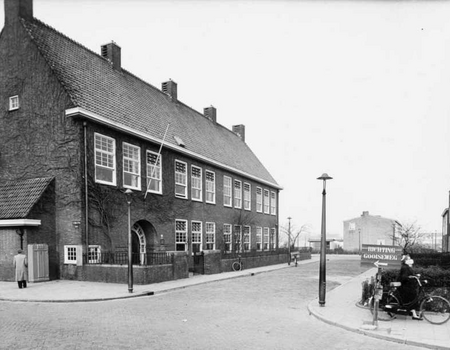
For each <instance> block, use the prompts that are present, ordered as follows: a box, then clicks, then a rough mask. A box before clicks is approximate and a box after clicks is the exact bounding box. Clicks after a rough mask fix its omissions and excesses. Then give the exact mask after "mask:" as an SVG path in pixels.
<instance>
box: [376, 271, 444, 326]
mask: <svg viewBox="0 0 450 350" xmlns="http://www.w3.org/2000/svg"><path fill="white" fill-rule="evenodd" d="M410 278H415V279H416V281H417V284H418V292H417V295H416V298H415V299H414V300H412V301H410V302H408V303H403V302H402V300H401V297H400V295H398V294H399V293H398V291H397V288H398V287H400V286H401V282H391V283H390V284H389V290H388V291H387V292H384V291H383V296H382V298H381V300H380V301H379V306H378V320H380V321H391V320H393V319H395V318H396V316H395V315H396V314H399V315H409V314H410V313H411V310H412V307H413V306H414V305H419V315H420V316H421V317H422V316H423V318H425V319H426V320H427V321H428V322H430V323H432V324H443V323H445V322H447V321H448V320H449V319H450V302H449V301H448V300H447V299H445V298H444V297H441V296H438V295H432V294H429V293H427V292H425V290H424V288H423V284H426V283H428V281H427V280H423V281H421V280H420V275H416V276H410ZM422 282H423V284H422ZM375 293H376V291H374V292H373V294H372V296H371V297H370V299H369V308H370V312H371V313H372V314H373V313H374V311H375V310H374V305H375Z"/></svg>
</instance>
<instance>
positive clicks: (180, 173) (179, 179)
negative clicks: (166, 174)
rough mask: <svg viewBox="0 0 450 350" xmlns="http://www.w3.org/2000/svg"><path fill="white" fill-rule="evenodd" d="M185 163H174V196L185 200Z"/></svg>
mask: <svg viewBox="0 0 450 350" xmlns="http://www.w3.org/2000/svg"><path fill="white" fill-rule="evenodd" d="M186 167H187V166H186V163H184V162H180V161H178V160H176V161H175V196H177V197H180V198H187V170H186Z"/></svg>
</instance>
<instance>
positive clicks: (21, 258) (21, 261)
mask: <svg viewBox="0 0 450 350" xmlns="http://www.w3.org/2000/svg"><path fill="white" fill-rule="evenodd" d="M27 268H28V261H27V256H26V255H25V253H24V252H23V250H22V249H19V251H18V254H17V255H14V271H15V274H16V281H17V283H18V285H19V288H20V289H22V287H23V288H27V279H28V278H27V277H28V276H27V275H28V273H27V272H28V271H27Z"/></svg>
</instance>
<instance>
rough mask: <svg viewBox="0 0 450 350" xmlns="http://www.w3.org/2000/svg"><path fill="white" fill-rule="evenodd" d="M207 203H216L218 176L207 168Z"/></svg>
mask: <svg viewBox="0 0 450 350" xmlns="http://www.w3.org/2000/svg"><path fill="white" fill-rule="evenodd" d="M205 177H206V203H216V176H215V174H214V173H213V172H212V171H209V170H206V175H205Z"/></svg>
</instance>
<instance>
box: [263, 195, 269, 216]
mask: <svg viewBox="0 0 450 350" xmlns="http://www.w3.org/2000/svg"><path fill="white" fill-rule="evenodd" d="M264 213H265V214H269V190H264Z"/></svg>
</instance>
